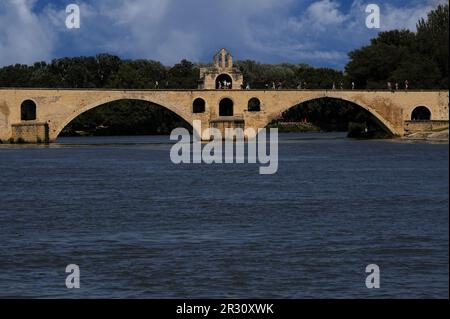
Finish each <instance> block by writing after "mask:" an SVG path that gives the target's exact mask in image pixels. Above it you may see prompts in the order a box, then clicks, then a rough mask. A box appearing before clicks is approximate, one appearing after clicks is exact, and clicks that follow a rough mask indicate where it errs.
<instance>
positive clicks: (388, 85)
mask: <svg viewBox="0 0 450 319" xmlns="http://www.w3.org/2000/svg"><path fill="white" fill-rule="evenodd" d="M387 88H388V91H391V92H392V83H391V82H388V83H387Z"/></svg>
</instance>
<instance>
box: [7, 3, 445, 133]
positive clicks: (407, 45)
mask: <svg viewBox="0 0 450 319" xmlns="http://www.w3.org/2000/svg"><path fill="white" fill-rule="evenodd" d="M448 38H449V6H448V5H439V6H438V7H437V8H436V9H435V10H433V11H431V12H430V13H429V14H428V17H427V19H422V20H420V21H419V22H418V23H417V32H411V31H408V30H392V31H387V32H381V33H380V34H379V35H378V37H376V38H374V39H372V40H371V42H370V44H369V45H367V46H364V47H362V48H360V49H357V50H354V51H352V52H350V53H349V62H348V64H347V65H346V66H345V70H344V71H340V70H334V69H331V68H314V67H312V66H309V65H306V64H292V63H281V64H262V63H258V62H256V61H250V60H246V61H238V62H236V66H237V67H238V68H239V69H240V70H241V71H242V72H243V74H244V78H245V81H246V82H245V83H244V85H245V86H246V85H247V84H249V86H250V87H251V88H252V89H266V88H267V87H271V86H272V83H277V86H278V84H281V88H285V89H296V88H299V87H301V88H302V89H331V88H332V87H333V83H334V86H335V88H336V89H337V90H339V89H340V88H341V87H342V88H345V89H351V88H352V86H353V85H354V88H355V89H386V87H387V83H388V82H390V83H391V84H392V86H393V87H395V85H396V84H397V85H398V87H399V88H401V89H402V88H403V84H404V82H405V81H408V83H409V88H410V89H446V90H448V88H449V74H448V50H449V40H448ZM203 66H205V64H200V63H198V64H194V63H192V62H190V61H187V60H182V61H181V62H180V63H178V64H176V65H174V66H172V67H166V66H164V65H163V64H162V63H160V62H157V61H152V60H122V59H121V58H119V57H117V56H114V55H110V54H99V55H96V56H92V57H74V58H61V59H55V60H53V61H51V63H46V62H36V63H35V64H33V65H21V64H16V65H11V66H6V67H3V68H0V87H30V88H33V87H46V88H120V89H153V88H155V87H156V83H157V87H158V88H159V89H196V88H197V86H198V79H199V68H200V67H203ZM337 104H338V105H337ZM279 121H280V122H284V123H287V122H303V123H308V124H302V125H300V126H297V127H290V129H292V130H293V131H298V130H305V131H306V130H308V128H310V129H311V130H316V129H317V128H319V129H320V130H323V131H350V135H351V136H355V135H356V136H357V135H358V133H357V132H360V131H361V132H360V133H359V135H361V134H362V133H364V134H362V135H366V136H368V137H371V136H378V133H377V132H381V131H382V129H381V128H380V127H379V125H378V124H377V123H376V121H374V119H373V117H371V115H370V114H367V113H366V112H365V111H364V110H362V109H361V108H359V107H356V106H354V105H352V104H351V103H347V102H343V101H336V100H333V101H330V100H328V99H321V100H317V101H311V102H307V103H303V104H302V105H300V106H296V107H293V108H292V109H290V110H289V111H287V112H285V113H284V114H283V118H282V119H280V120H279ZM272 125H273V123H272ZM174 127H186V128H190V124H189V123H186V122H184V121H183V120H182V119H181V118H179V117H178V116H177V115H175V114H174V113H171V112H170V111H168V110H166V109H164V108H162V107H159V106H156V105H153V104H151V103H148V102H143V101H128V100H126V101H116V102H113V103H108V104H105V105H103V106H100V107H98V108H95V109H93V110H90V111H88V112H86V113H84V114H82V115H80V116H79V117H77V118H76V119H75V120H74V121H72V122H71V123H70V124H69V125H68V126H67V127H66V128H65V130H64V131H63V135H80V134H81V135H84V134H89V135H144V134H145V135H147V134H169V133H170V131H171V130H172V129H173V128H174ZM283 130H285V131H289V126H285V127H284V128H283Z"/></svg>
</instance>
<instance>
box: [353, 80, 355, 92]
mask: <svg viewBox="0 0 450 319" xmlns="http://www.w3.org/2000/svg"><path fill="white" fill-rule="evenodd" d="M354 89H355V82H352V91H353V90H354Z"/></svg>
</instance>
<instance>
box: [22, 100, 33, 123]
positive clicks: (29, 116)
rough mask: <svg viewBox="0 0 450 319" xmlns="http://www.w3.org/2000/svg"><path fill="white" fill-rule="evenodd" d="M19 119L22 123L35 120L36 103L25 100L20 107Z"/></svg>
mask: <svg viewBox="0 0 450 319" xmlns="http://www.w3.org/2000/svg"><path fill="white" fill-rule="evenodd" d="M20 119H21V120H22V121H34V120H36V103H34V102H33V101H31V100H25V101H23V102H22V105H21V106H20Z"/></svg>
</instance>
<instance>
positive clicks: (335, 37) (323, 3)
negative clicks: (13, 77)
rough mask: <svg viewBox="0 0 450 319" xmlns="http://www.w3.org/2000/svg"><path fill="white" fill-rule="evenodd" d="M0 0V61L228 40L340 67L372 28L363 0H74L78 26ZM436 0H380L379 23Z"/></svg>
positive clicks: (49, 9)
mask: <svg viewBox="0 0 450 319" xmlns="http://www.w3.org/2000/svg"><path fill="white" fill-rule="evenodd" d="M34 2H35V1H32V0H0V65H5V64H9V63H17V62H22V63H29V62H34V61H36V60H41V59H49V58H51V57H57V56H61V55H82V54H96V53H100V52H110V53H113V54H118V55H121V56H124V57H129V58H148V59H155V60H160V61H162V62H163V63H165V64H173V63H176V62H178V61H180V60H181V59H183V58H187V59H190V60H193V61H199V60H203V61H205V60H206V59H209V57H210V56H211V55H212V54H213V52H214V50H216V49H218V48H220V47H227V48H230V49H231V50H232V51H233V53H234V55H235V57H236V58H238V59H247V58H250V59H256V60H262V61H265V62H275V61H278V62H279V61H283V60H284V61H291V62H305V63H311V64H314V65H329V66H337V67H342V66H343V64H345V62H346V59H347V52H348V51H350V50H353V49H354V48H357V47H360V46H361V45H364V44H367V43H368V42H369V39H370V38H372V37H374V36H376V34H377V32H378V31H379V30H369V29H367V28H366V26H365V19H366V13H365V6H366V4H367V3H369V2H373V1H366V0H353V2H352V3H351V5H350V6H344V5H343V4H342V1H337V0H245V1H243V0H227V1H211V0H189V1H186V0H102V1H94V0H80V1H77V3H78V4H79V5H80V6H81V29H79V30H67V29H65V27H64V20H65V11H64V8H63V7H61V4H59V5H57V4H55V3H53V4H48V5H47V6H46V7H45V8H44V9H41V10H40V11H39V13H36V12H33V10H32V8H33V4H34ZM443 2H447V1H442V0H416V1H411V2H410V3H408V5H404V4H402V5H399V4H398V3H400V1H394V2H389V3H388V2H387V1H383V2H381V1H380V6H381V10H382V12H381V14H382V17H381V26H382V30H388V29H393V28H409V29H411V30H415V24H416V22H417V20H418V19H419V18H421V17H424V16H426V13H427V12H428V11H429V10H431V9H433V8H434V7H435V6H436V4H437V3H443Z"/></svg>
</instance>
